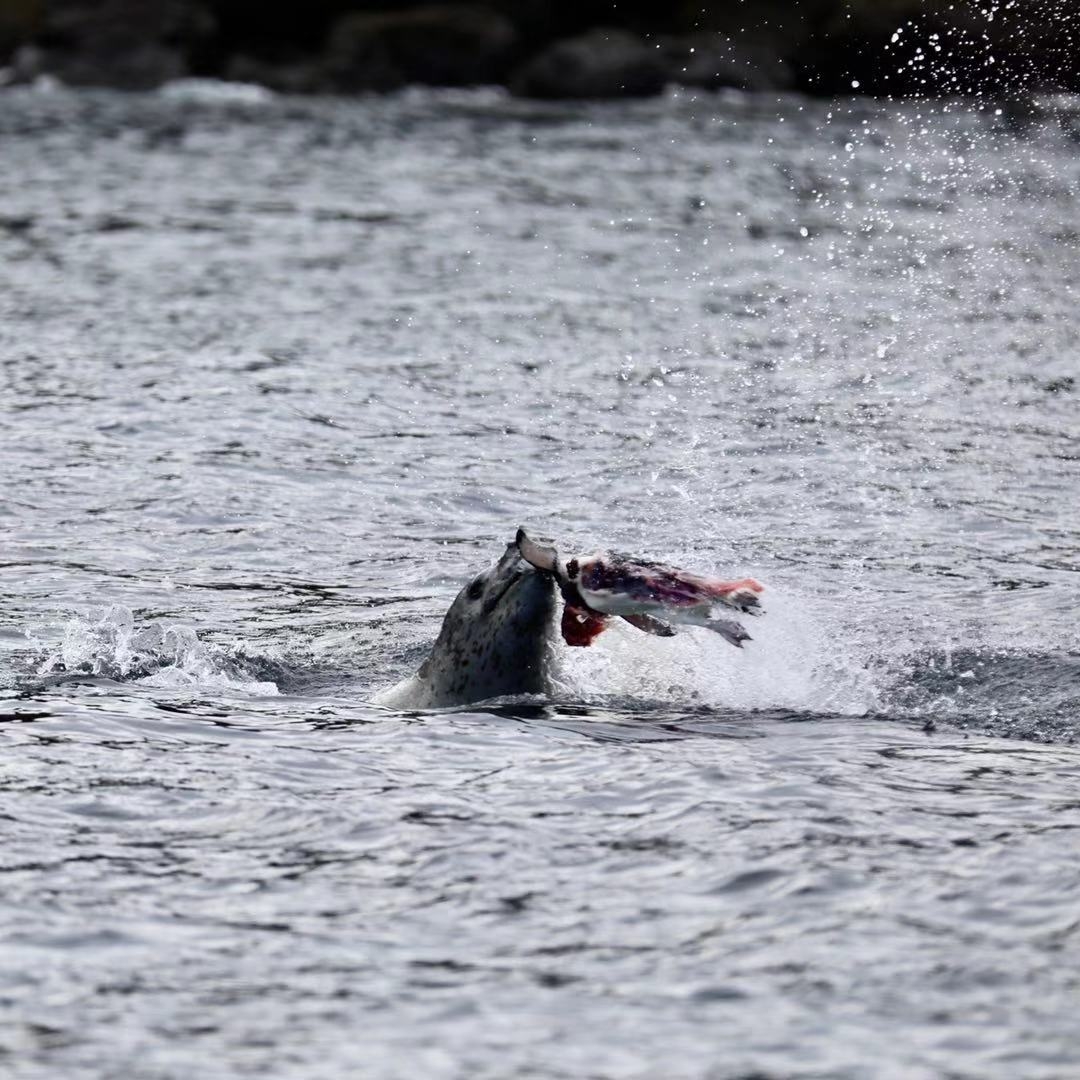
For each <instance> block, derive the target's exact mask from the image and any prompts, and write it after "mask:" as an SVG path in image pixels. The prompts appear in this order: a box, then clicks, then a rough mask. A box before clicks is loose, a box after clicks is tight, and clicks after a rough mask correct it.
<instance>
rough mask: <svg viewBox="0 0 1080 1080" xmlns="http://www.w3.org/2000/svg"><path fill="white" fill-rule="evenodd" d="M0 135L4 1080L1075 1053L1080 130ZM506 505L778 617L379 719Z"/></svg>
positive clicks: (101, 103) (565, 1071)
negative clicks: (729, 634)
mask: <svg viewBox="0 0 1080 1080" xmlns="http://www.w3.org/2000/svg"><path fill="white" fill-rule="evenodd" d="M0 104H2V108H0V147H2V153H0V179H2V181H3V183H2V185H0V191H2V192H3V194H2V196H0V401H2V408H0V436H2V440H3V443H2V445H3V454H4V456H3V464H4V472H5V476H4V488H3V500H2V503H0V595H2V598H3V606H2V610H3V621H2V623H0V650H2V651H0V688H2V693H3V695H4V698H3V700H0V712H2V714H3V715H2V720H3V723H2V724H0V735H2V736H3V739H4V743H3V758H2V759H0V760H2V766H0V821H2V822H3V835H4V838H5V843H4V844H3V850H2V853H0V881H2V883H3V888H2V889H0V938H2V941H3V948H2V951H0V1061H2V1062H3V1065H4V1068H5V1070H6V1072H7V1073H8V1074H9V1075H12V1076H14V1077H18V1078H24V1077H25V1078H30V1077H33V1078H37V1077H54V1076H60V1075H62V1076H64V1077H66V1078H81V1077H111V1076H117V1075H124V1076H131V1077H138V1078H147V1080H173V1078H176V1080H180V1078H186V1077H190V1076H192V1075H204V1076H234V1075H235V1076H243V1075H282V1076H289V1077H290V1078H294V1077H312V1078H326V1077H338V1076H341V1077H344V1076H356V1075H365V1076H378V1077H387V1078H394V1077H402V1078H404V1077H413V1076H417V1075H424V1076H430V1077H447V1078H457V1077H462V1078H465V1077H468V1078H470V1080H472V1078H480V1077H492V1078H496V1077H498V1078H504V1077H511V1076H513V1077H568V1078H569V1077H573V1078H578V1077H583V1076H596V1077H612V1078H615V1077H618V1078H624V1077H625V1078H638V1077H642V1078H644V1077H655V1076H665V1077H672V1078H682V1077H686V1078H705V1077H712V1078H724V1080H726V1078H734V1077H739V1076H744V1077H745V1076H751V1075H752V1076H768V1077H815V1078H821V1077H827V1078H862V1077H879V1076H880V1077H904V1078H905V1080H907V1078H913V1077H915V1078H917V1077H927V1078H930V1077H935V1078H936V1077H941V1076H950V1077H970V1078H976V1077H978V1078H986V1077H1003V1078H1005V1077H1009V1078H1014V1077H1018V1076H1023V1077H1047V1078H1051V1077H1053V1078H1057V1077H1062V1076H1067V1075H1071V1074H1073V1073H1075V1072H1076V1071H1078V1070H1080V1036H1078V1035H1077V1033H1076V1032H1077V1025H1076V1019H1075V1018H1076V1011H1077V1006H1078V1004H1080V976H1077V974H1076V972H1077V971H1078V970H1080V936H1078V935H1080V929H1078V928H1080V921H1078V916H1077V902H1076V897H1077V896H1078V895H1080V862H1078V860H1077V853H1078V847H1077V843H1078V840H1077V835H1078V834H1077V833H1076V831H1075V830H1076V829H1077V827H1078V826H1080V798H1078V795H1077V792H1078V779H1080V752H1078V750H1077V749H1076V745H1075V741H1076V737H1077V733H1078V717H1080V708H1078V706H1080V690H1078V686H1080V645H1078V639H1077V631H1076V610H1077V572H1078V569H1080V563H1078V559H1077V554H1076V553H1077V551H1078V550H1080V511H1078V509H1077V506H1078V500H1077V498H1076V493H1077V491H1078V489H1080V475H1078V474H1080V467H1078V464H1077V463H1078V460H1080V423H1078V420H1077V416H1078V412H1077V394H1078V392H1080V390H1078V387H1077V382H1076V378H1077V376H1076V355H1077V345H1078V341H1077V337H1078V333H1077V322H1076V319H1075V302H1076V288H1077V283H1078V281H1080V233H1078V232H1077V229H1076V225H1075V222H1076V215H1077V190H1078V189H1077V181H1078V177H1080V164H1078V162H1077V158H1076V153H1075V145H1076V144H1075V139H1074V130H1075V129H1074V121H1073V114H1072V112H1071V111H1070V110H1071V104H1070V103H1069V102H1059V103H1058V106H1057V108H1056V109H1055V110H1054V111H1052V112H1050V113H1048V114H1047V115H1045V116H1043V117H1038V116H1036V117H1034V118H1031V117H1029V118H1027V119H1023V121H1022V122H1021V120H1019V119H1018V118H1016V117H1015V116H1010V115H1008V114H1007V113H1006V112H1004V111H1002V112H998V110H997V109H996V108H995V107H992V106H985V107H983V106H981V105H980V104H979V103H974V104H956V103H951V104H950V103H943V104H940V105H937V106H934V107H932V108H931V107H929V106H926V105H917V104H911V105H905V106H896V105H894V106H884V105H877V104H874V103H869V102H853V103H847V102H841V103H836V104H833V105H829V104H823V103H815V102H809V101H804V100H802V99H798V98H789V99H781V100H777V99H775V98H772V97H767V98H764V97H762V98H756V97H744V96H730V97H729V96H720V97H717V96H711V95H700V96H697V97H693V96H681V97H679V96H675V97H669V98H665V99H663V100H658V101H653V102H642V103H632V104H620V105H594V106H582V105H573V104H571V105H565V106H549V105H543V106H540V105H533V104H527V103H523V102H519V101H512V100H508V99H505V98H503V97H501V96H499V95H497V94H493V93H490V92H486V91H478V92H470V93H435V92H432V93H423V94H418V93H406V94H403V95H400V96H397V97H391V98H386V99H373V100H360V101H342V100H333V99H311V100H293V99H288V98H273V97H269V96H263V95H262V94H259V93H255V92H253V91H250V90H249V91H240V92H237V91H224V90H215V89H214V88H213V87H210V88H207V87H197V86H196V87H191V86H186V87H185V86H176V87H172V88H169V89H168V90H167V91H165V92H162V93H159V94H153V95H130V96H121V95H114V94H110V93H79V94H76V93H70V92H66V91H56V92H52V93H49V92H43V91H42V90H41V89H37V90H8V91H5V92H3V94H2V95H0ZM518 524H524V525H527V526H529V527H530V529H531V530H532V531H535V532H536V533H538V534H544V533H546V534H548V535H551V536H553V537H556V538H558V539H559V541H560V543H561V544H562V546H563V547H564V549H565V550H568V551H570V550H575V549H582V550H590V549H592V548H594V547H596V546H599V545H602V544H608V545H613V546H616V547H621V548H623V549H625V550H629V551H634V552H640V553H642V554H651V555H654V556H659V557H663V558H666V559H669V560H671V561H674V562H677V563H680V564H682V565H686V566H688V567H692V568H695V569H700V570H705V571H709V572H718V573H724V574H738V575H742V574H753V575H754V576H756V577H758V578H759V579H761V580H762V581H763V582H765V584H766V585H767V587H768V590H769V592H768V595H769V597H770V602H769V605H768V607H769V610H768V614H767V615H766V617H765V618H763V619H761V620H757V621H755V622H754V623H753V625H752V626H751V631H752V633H753V634H754V638H755V640H754V642H753V643H752V645H750V646H748V647H747V648H746V649H745V650H743V651H742V652H741V653H740V652H738V651H736V650H734V649H731V648H730V647H729V646H727V645H726V644H725V643H724V642H723V641H721V640H720V639H718V638H715V637H711V636H709V635H708V634H707V633H706V632H704V631H689V632H687V633H685V634H682V635H680V637H678V638H676V639H674V640H673V641H667V640H660V639H654V638H647V637H645V636H643V635H640V634H637V633H636V632H635V631H633V630H631V629H630V628H628V627H626V628H616V629H614V630H612V631H610V632H609V633H608V634H606V635H604V637H602V638H601V639H600V641H599V642H598V643H597V644H596V646H594V647H593V648H592V649H589V650H582V651H579V652H576V653H574V654H566V655H565V657H564V662H563V665H562V668H561V670H560V673H559V680H558V687H557V692H556V694H555V695H554V696H553V697H552V698H550V699H545V700H529V701H522V702H508V703H502V704H497V705H493V706H490V707H476V708H473V709H468V710H461V711H457V712H450V713H445V712H444V713H429V714H413V715H402V714H395V713H392V712H389V711H387V710H384V709H379V708H377V707H375V706H373V705H371V704H370V703H369V702H370V700H371V697H372V696H373V694H374V693H375V692H376V691H378V690H379V689H382V688H384V687H386V686H388V685H390V684H391V683H393V682H394V681H395V680H396V679H398V678H400V677H401V676H403V675H404V674H407V673H408V672H409V671H411V670H414V669H415V667H416V666H417V665H418V663H419V661H420V660H421V659H422V658H423V655H424V653H425V650H426V647H427V645H428V643H429V642H430V641H431V640H432V639H433V638H434V636H435V634H436V632H437V630H438V625H439V620H440V618H441V615H442V613H443V611H445V609H446V607H447V606H448V604H449V602H450V600H451V599H452V597H453V595H454V594H455V592H456V590H457V589H458V588H459V587H460V584H461V583H462V582H464V581H465V580H468V578H469V577H470V576H471V574H472V573H473V572H474V571H475V570H477V569H479V568H480V567H482V566H484V565H485V564H487V563H488V562H490V561H491V560H492V559H493V558H494V557H495V555H497V554H498V552H499V551H500V550H501V549H502V546H503V545H504V544H505V543H506V541H507V540H508V539H509V538H510V537H511V536H512V534H513V530H514V529H515V528H516V526H517V525H518Z"/></svg>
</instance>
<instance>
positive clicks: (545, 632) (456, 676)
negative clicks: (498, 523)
mask: <svg viewBox="0 0 1080 1080" xmlns="http://www.w3.org/2000/svg"><path fill="white" fill-rule="evenodd" d="M557 591H558V590H557V588H556V584H555V579H554V577H553V575H552V574H551V573H549V572H545V571H544V570H541V569H537V568H536V567H534V566H533V565H531V564H530V563H528V562H526V561H525V560H524V559H523V558H522V557H521V552H520V550H519V548H518V544H517V542H516V541H515V542H514V543H511V544H507V546H506V551H505V552H504V553H503V555H502V557H501V558H500V559H499V561H498V562H497V563H495V565H494V566H491V567H489V568H488V569H487V570H485V571H483V572H482V573H480V574H478V575H477V576H476V577H475V578H473V580H472V581H470V582H469V584H468V585H466V586H465V587H464V588H463V589H462V590H461V592H459V593H458V594H457V597H456V598H455V600H454V602H453V603H452V604H451V605H450V610H449V611H447V613H446V615H445V617H444V618H443V623H442V629H441V630H440V631H439V636H438V639H437V640H436V641H435V644H434V645H433V646H432V649H431V654H430V655H429V656H428V658H427V659H426V660H425V661H424V662H423V664H422V665H421V666H420V670H419V671H418V672H417V673H416V674H415V675H413V676H412V677H411V678H409V679H406V680H405V681H404V682H402V683H399V684H398V685H397V686H395V687H392V688H391V689H390V690H387V691H385V692H384V693H382V694H380V695H378V696H377V697H376V698H375V703H376V704H378V705H385V706H387V707H389V708H395V709H439V708H445V707H449V706H452V705H468V704H471V703H472V702H474V701H483V700H485V699H486V698H493V697H504V696H509V695H514V694H542V693H545V692H547V691H548V690H549V689H550V685H549V673H550V667H551V663H552V651H553V649H552V643H553V640H554V629H555V611H556V606H557V604H556V596H557Z"/></svg>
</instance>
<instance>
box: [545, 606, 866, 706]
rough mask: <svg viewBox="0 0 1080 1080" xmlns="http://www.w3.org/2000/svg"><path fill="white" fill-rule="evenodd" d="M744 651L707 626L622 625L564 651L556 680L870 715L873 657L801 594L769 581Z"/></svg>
mask: <svg viewBox="0 0 1080 1080" xmlns="http://www.w3.org/2000/svg"><path fill="white" fill-rule="evenodd" d="M749 629H750V631H751V633H752V634H753V640H752V641H751V642H750V643H748V644H747V646H746V647H745V648H744V649H742V650H741V651H739V650H734V649H731V648H730V647H728V646H727V645H726V644H725V643H724V642H723V641H720V640H719V639H718V638H717V637H716V636H715V635H714V634H711V633H709V632H708V631H707V630H697V629H688V630H683V631H681V632H680V633H679V635H678V636H677V637H674V638H655V637H647V636H645V635H643V634H641V633H640V632H638V631H635V630H634V629H632V628H630V627H622V626H617V627H615V628H613V631H612V632H611V633H609V634H607V635H605V637H604V638H603V639H602V643H601V642H598V643H597V644H596V645H594V646H593V647H592V648H590V649H576V650H566V651H565V652H564V654H563V656H564V660H563V663H562V665H561V670H560V673H559V677H558V683H557V689H558V691H559V693H560V694H563V693H565V694H568V695H572V696H575V697H580V698H584V699H586V700H590V699H596V698H597V697H599V698H605V697H610V696H623V695H626V694H630V695H633V696H634V697H639V698H650V699H653V700H657V699H662V700H673V701H693V702H695V703H697V704H704V705H712V706H716V707H722V708H734V709H746V710H755V709H774V708H783V709H796V710H799V711H806V712H814V713H831V714H837V713H839V714H842V715H850V716H863V715H866V714H867V713H870V712H873V711H875V710H876V709H877V707H878V704H879V695H880V690H881V686H880V684H879V678H878V676H877V675H876V674H875V673H874V671H873V665H872V664H871V663H870V660H869V658H868V657H867V656H866V655H865V654H864V652H863V649H862V647H861V646H860V644H859V643H858V641H857V640H855V639H854V638H845V636H844V635H843V632H842V627H841V625H840V620H839V618H834V617H832V616H830V615H829V614H828V613H823V612H822V611H821V610H820V605H818V604H817V603H816V602H815V603H813V604H812V603H811V601H809V600H808V599H807V598H805V597H803V596H800V595H798V594H797V593H794V592H790V591H785V590H783V589H770V592H769V601H768V614H767V615H765V617H763V618H761V619H756V620H754V621H753V622H752V623H751V624H750V626H749Z"/></svg>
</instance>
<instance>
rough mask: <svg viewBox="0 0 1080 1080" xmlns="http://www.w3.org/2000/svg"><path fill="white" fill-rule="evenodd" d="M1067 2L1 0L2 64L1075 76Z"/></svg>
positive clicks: (403, 72)
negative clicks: (1065, 37) (1068, 36)
mask: <svg viewBox="0 0 1080 1080" xmlns="http://www.w3.org/2000/svg"><path fill="white" fill-rule="evenodd" d="M1074 10H1075V4H1073V3H1069V2H1064V3H1061V2H1056V3H1055V2H1045V0H1034V2H1032V0H1013V2H1010V3H1004V4H1002V3H997V2H988V3H986V4H984V5H980V4H972V3H968V4H952V3H947V2H937V0H803V2H801V3H800V2H797V0H764V2H759V0H754V2H751V3H747V2H731V3H706V4H702V3H700V0H694V2H691V0H679V2H664V3H659V2H653V0H625V2H622V3H617V4H612V3H606V2H601V0H573V2H571V0H486V2H472V3H438V2H433V0H419V2H413V0H372V2H367V3H365V2H360V0H309V2H307V3H280V4H264V3H259V2H257V0H0V65H6V67H4V70H3V75H2V77H3V79H4V81H6V82H18V81H28V80H33V79H35V78H37V77H38V76H40V75H53V76H56V77H58V78H59V79H61V80H62V81H63V82H65V83H67V84H70V85H79V86H108V87H116V88H124V89H148V88H152V87H155V86H158V85H160V84H162V83H164V82H166V81H168V80H171V79H176V78H179V77H183V76H211V77H215V78H225V79H232V80H238V81H246V82H256V83H262V84H265V85H267V86H269V87H271V88H273V89H276V90H286V91H293V92H300V93H309V92H333V93H341V92H344V93H353V92H364V91H387V90H393V89H397V88H399V87H401V86H404V85H409V84H427V85H432V86H469V85H479V84H505V85H507V86H509V87H510V88H511V89H512V90H513V91H514V92H516V93H519V94H522V95H526V96H531V97H542V98H544V97H546V98H558V97H586V98H607V97H620V96H647V95H651V94H659V93H660V92H661V91H662V89H663V87H664V86H665V85H667V84H671V83H676V84H681V85H685V86H693V87H701V88H708V89H713V88H719V87H737V88H742V89H751V90H798V91H802V92H807V93H811V94H831V93H835V92H838V91H844V92H849V91H851V90H855V91H857V92H859V93H868V94H877V95H880V94H900V95H910V94H918V93H931V94H935V93H957V92H960V93H977V92H987V91H996V90H1001V89H1003V88H1008V89H1009V90H1010V91H1011V92H1015V91H1017V90H1047V89H1075V88H1076V86H1077V83H1078V70H1080V65H1078V61H1077V57H1076V55H1075V51H1074V50H1072V49H1071V48H1070V47H1069V45H1068V42H1067V40H1063V36H1062V33H1061V31H1062V28H1063V26H1064V25H1065V24H1066V23H1067V21H1068V19H1069V17H1070V16H1071V15H1072V13H1073V12H1074ZM898 27H899V28H901V31H902V30H903V28H905V27H906V28H907V29H908V31H909V32H908V33H907V34H906V35H905V34H904V33H903V32H901V33H899V34H898V33H897V29H898ZM927 41H930V42H932V44H930V45H928V46H927V45H926V42H927ZM853 72H854V73H857V78H855V82H856V84H857V85H855V86H853V85H852V80H853V74H852V73H853Z"/></svg>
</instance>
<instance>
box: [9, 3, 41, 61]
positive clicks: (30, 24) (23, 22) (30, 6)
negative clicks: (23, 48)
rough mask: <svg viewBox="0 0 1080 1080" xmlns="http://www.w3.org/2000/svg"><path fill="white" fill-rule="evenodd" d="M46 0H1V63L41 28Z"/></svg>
mask: <svg viewBox="0 0 1080 1080" xmlns="http://www.w3.org/2000/svg"><path fill="white" fill-rule="evenodd" d="M44 7H45V5H44V0H0V63H3V62H4V61H5V60H6V59H7V58H8V57H10V56H12V55H13V54H14V52H15V50H16V49H18V47H19V46H20V45H24V44H25V43H26V42H27V41H29V40H30V39H31V38H32V37H33V36H34V35H35V34H36V33H37V32H38V30H39V29H40V28H41V21H42V19H43V18H44V14H45V10H44Z"/></svg>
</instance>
